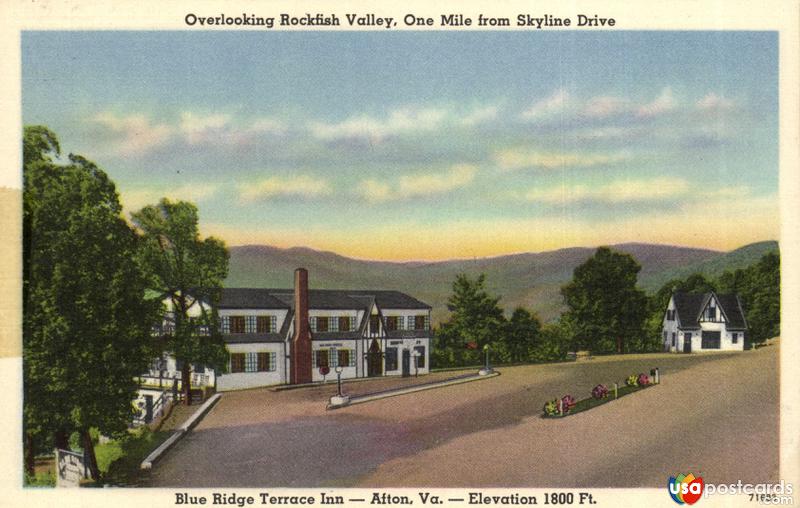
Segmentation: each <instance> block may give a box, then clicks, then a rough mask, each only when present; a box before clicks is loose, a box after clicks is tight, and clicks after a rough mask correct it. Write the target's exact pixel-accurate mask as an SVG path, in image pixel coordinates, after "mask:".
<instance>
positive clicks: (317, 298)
mask: <svg viewBox="0 0 800 508" xmlns="http://www.w3.org/2000/svg"><path fill="white" fill-rule="evenodd" d="M308 300H309V301H308V305H309V308H310V309H318V310H326V309H327V310H342V309H348V310H368V309H369V308H370V306H371V304H372V301H373V300H374V302H375V303H376V304H377V305H378V307H381V308H383V309H430V308H431V306H430V305H428V304H426V303H423V302H421V301H419V300H417V299H416V298H413V297H411V296H408V295H407V294H405V293H401V292H400V291H386V290H378V291H370V290H349V289H311V290H309V292H308ZM220 308H222V309H256V308H258V309H294V291H293V290H291V289H260V288H225V289H223V291H222V299H221V301H220Z"/></svg>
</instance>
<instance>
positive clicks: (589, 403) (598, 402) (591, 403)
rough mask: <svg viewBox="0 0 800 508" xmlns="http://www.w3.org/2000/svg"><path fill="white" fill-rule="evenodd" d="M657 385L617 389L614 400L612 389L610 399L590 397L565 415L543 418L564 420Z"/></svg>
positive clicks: (577, 403) (580, 401)
mask: <svg viewBox="0 0 800 508" xmlns="http://www.w3.org/2000/svg"><path fill="white" fill-rule="evenodd" d="M652 386H656V385H652V384H651V385H647V386H628V385H623V386H620V387H619V388H618V389H617V397H616V398H614V390H613V389H610V390H609V391H608V397H604V398H602V399H595V398H594V397H589V398H586V399H582V400H579V401H578V402H576V403H575V405H574V406H573V407H572V409H570V410H569V411H568V412H566V413H564V414H563V415H548V414H544V415H542V418H564V417H565V416H569V415H574V414H578V413H580V412H583V411H586V410H587V409H592V408H593V407H597V406H602V405H603V404H606V403H608V402H613V401H615V400H616V399H619V398H621V397H624V396H625V395H630V394H631V393H634V392H638V391H641V390H645V389H647V388H650V387H652Z"/></svg>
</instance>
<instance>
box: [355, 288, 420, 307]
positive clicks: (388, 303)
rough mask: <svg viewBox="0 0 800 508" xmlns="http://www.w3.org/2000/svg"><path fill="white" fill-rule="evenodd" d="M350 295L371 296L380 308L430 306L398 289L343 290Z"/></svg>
mask: <svg viewBox="0 0 800 508" xmlns="http://www.w3.org/2000/svg"><path fill="white" fill-rule="evenodd" d="M345 292H346V293H347V294H349V295H351V296H356V295H360V296H372V297H374V298H375V303H377V304H378V307H380V308H382V309H430V308H431V306H430V305H428V304H427V303H424V302H421V301H419V300H417V299H416V298H414V297H412V296H408V295H407V294H405V293H401V292H400V291H393V290H379V291H367V290H352V291H345Z"/></svg>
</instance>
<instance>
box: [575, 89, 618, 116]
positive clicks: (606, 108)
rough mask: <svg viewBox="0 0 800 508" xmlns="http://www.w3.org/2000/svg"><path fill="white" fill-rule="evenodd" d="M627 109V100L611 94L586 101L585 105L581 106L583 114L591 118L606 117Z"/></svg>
mask: <svg viewBox="0 0 800 508" xmlns="http://www.w3.org/2000/svg"><path fill="white" fill-rule="evenodd" d="M627 110H628V101H627V100H625V99H622V98H620V97H614V96H611V95H602V96H598V97H592V98H591V99H589V100H588V101H586V104H585V105H584V107H583V108H581V114H582V115H584V116H588V117H591V118H606V117H608V116H611V115H615V114H618V113H621V112H625V111H627Z"/></svg>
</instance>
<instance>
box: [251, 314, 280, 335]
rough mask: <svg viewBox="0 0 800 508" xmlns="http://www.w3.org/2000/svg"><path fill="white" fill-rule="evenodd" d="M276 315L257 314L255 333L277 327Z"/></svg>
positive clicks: (271, 330) (274, 329) (272, 329)
mask: <svg viewBox="0 0 800 508" xmlns="http://www.w3.org/2000/svg"><path fill="white" fill-rule="evenodd" d="M277 321H278V317H277V316H257V317H256V333H271V332H274V331H276V329H277Z"/></svg>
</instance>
